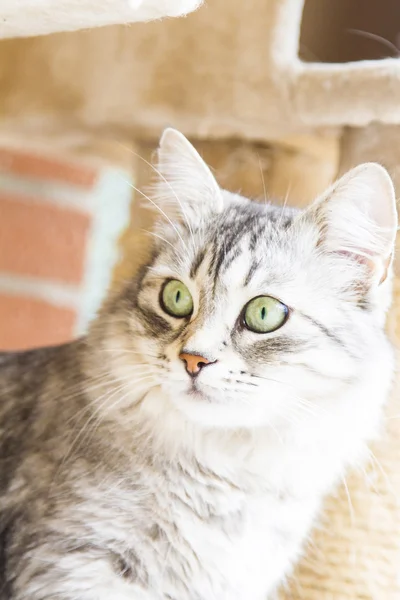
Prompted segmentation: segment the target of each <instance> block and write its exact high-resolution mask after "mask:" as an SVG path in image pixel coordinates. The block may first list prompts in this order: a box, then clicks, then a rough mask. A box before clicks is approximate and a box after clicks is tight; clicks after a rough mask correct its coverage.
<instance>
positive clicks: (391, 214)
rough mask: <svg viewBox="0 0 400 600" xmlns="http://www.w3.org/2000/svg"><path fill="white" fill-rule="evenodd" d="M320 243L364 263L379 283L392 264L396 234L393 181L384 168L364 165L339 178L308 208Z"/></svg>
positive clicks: (323, 246)
mask: <svg viewBox="0 0 400 600" xmlns="http://www.w3.org/2000/svg"><path fill="white" fill-rule="evenodd" d="M311 213H312V214H313V219H314V220H315V221H316V222H317V225H318V227H319V230H320V241H319V244H320V245H321V247H322V248H323V249H325V250H326V251H328V252H334V253H339V254H345V255H348V256H349V257H352V258H354V259H355V260H357V261H359V262H362V263H364V264H366V265H367V266H368V267H369V268H370V273H371V276H372V278H373V280H374V281H375V282H376V283H377V284H380V283H382V282H383V281H384V280H385V279H386V276H387V273H388V270H389V267H390V265H391V262H392V257H393V252H394V244H395V239H396V232H397V211H396V199H395V192H394V187H393V183H392V180H391V178H390V176H389V174H388V172H387V171H386V169H384V168H383V167H381V166H380V165H378V164H375V163H366V164H363V165H360V166H359V167H356V168H355V169H352V170H351V171H349V172H348V173H347V174H346V175H344V176H343V177H342V178H341V179H339V180H338V181H337V182H336V183H335V184H334V185H333V186H332V187H331V188H330V189H329V190H328V191H327V192H326V193H325V194H324V195H323V196H322V197H321V198H320V199H318V200H317V202H316V203H315V204H314V205H313V206H312V207H311Z"/></svg>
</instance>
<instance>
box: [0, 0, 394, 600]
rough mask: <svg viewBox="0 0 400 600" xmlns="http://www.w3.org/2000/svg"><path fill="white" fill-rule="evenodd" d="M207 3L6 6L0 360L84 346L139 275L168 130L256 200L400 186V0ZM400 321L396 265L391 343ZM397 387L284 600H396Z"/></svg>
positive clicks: (0, 10)
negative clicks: (339, 181) (349, 187)
mask: <svg viewBox="0 0 400 600" xmlns="http://www.w3.org/2000/svg"><path fill="white" fill-rule="evenodd" d="M199 3H200V2H199V1H198V0H140V1H139V0H138V1H136V2H130V3H129V2H128V0H109V2H108V3H107V4H106V5H105V6H104V7H101V8H100V7H99V3H98V2H94V1H93V0H81V1H80V3H79V5H78V4H77V3H76V2H75V0H40V2H36V3H32V2H31V0H20V1H19V2H17V3H16V2H15V0H5V1H4V2H3V4H2V7H0V17H2V18H1V19H0V37H1V38H3V39H1V41H0V90H1V94H0V348H1V349H3V350H4V349H23V348H29V347H33V346H38V345H39V346H40V345H48V344H54V343H59V342H63V341H67V340H69V339H72V338H73V337H75V336H77V335H80V334H82V333H84V332H85V330H86V328H87V325H88V323H89V322H90V320H91V319H92V318H94V316H95V314H96V311H97V309H98V308H99V306H100V305H101V303H102V302H103V300H104V298H105V297H106V295H107V293H108V291H109V290H110V289H116V288H117V287H118V286H120V285H122V284H123V282H124V281H125V280H126V279H127V278H129V277H131V276H132V274H133V273H134V272H135V270H136V269H137V267H138V265H139V264H140V261H141V257H142V256H144V255H145V254H146V252H147V249H148V235H147V233H146V232H147V231H148V230H149V228H151V225H152V219H153V214H152V212H151V211H149V210H148V209H147V208H146V206H145V205H143V198H142V197H141V193H140V192H137V191H136V190H137V189H139V190H143V188H144V187H145V186H146V184H147V182H148V180H149V178H150V176H151V169H150V167H149V165H148V161H151V157H152V155H153V152H154V150H155V149H156V147H157V140H158V137H159V135H160V133H161V131H162V129H163V128H164V127H166V126H174V127H176V128H178V129H180V130H181V131H182V132H183V133H185V134H186V135H187V136H188V137H189V138H190V139H191V140H192V141H193V143H194V144H195V145H196V147H197V148H198V149H199V151H200V153H201V154H202V155H203V157H204V158H205V160H206V161H207V162H208V163H209V164H210V165H211V167H212V168H213V169H214V171H215V174H216V177H217V179H218V180H219V182H220V184H221V185H222V186H224V187H226V188H227V189H230V190H232V191H240V192H242V193H243V194H245V195H248V196H250V197H251V198H254V199H255V200H257V199H261V198H263V197H264V194H265V193H266V195H267V197H269V198H271V199H275V200H276V201H280V202H286V203H289V204H292V205H295V206H305V205H306V204H308V203H309V202H310V201H312V200H313V199H314V198H315V197H316V196H317V195H318V194H319V193H321V192H322V191H323V190H324V189H325V188H326V187H327V186H328V185H329V184H330V183H332V181H333V180H334V179H335V178H336V177H337V176H338V175H340V174H341V173H343V172H344V171H346V170H347V169H349V168H350V167H352V166H355V165H356V164H359V163H361V162H364V161H371V160H372V161H378V162H380V163H382V164H384V165H385V166H386V167H387V168H388V169H389V171H390V173H391V175H392V176H393V178H394V181H395V183H396V184H397V189H399V185H400V60H399V56H400V2H399V1H398V0H305V1H304V0H246V2H243V1H241V0H229V1H227V0H208V1H207V2H206V3H205V4H203V5H201V6H200V7H198V5H199ZM25 5H26V6H25ZM196 7H198V10H197V11H195V12H191V11H193V9H195V8H196ZM183 13H190V14H188V16H187V17H185V18H169V19H161V20H155V21H152V22H141V21H148V20H149V19H155V18H158V17H163V16H168V15H169V16H178V15H180V14H183ZM134 21H137V22H136V23H133V22H134ZM131 22H132V24H131ZM43 34H46V35H43ZM399 324H400V279H399V278H398V277H397V266H396V279H395V302H394V307H393V310H392V312H391V314H390V317H389V323H388V328H389V332H390V335H391V337H392V339H393V340H394V342H395V343H397V340H398V333H399V331H400V328H399ZM396 386H397V387H396V389H395V392H394V395H393V398H392V401H391V404H390V406H389V408H388V411H387V415H386V436H385V437H384V439H383V441H382V442H380V444H378V445H377V447H376V448H374V449H373V455H372V456H373V458H372V460H371V465H370V467H369V468H368V469H367V471H366V473H363V474H361V475H360V474H354V476H353V477H352V478H351V479H350V480H349V482H348V484H347V482H345V485H344V486H343V489H341V490H340V491H339V492H338V496H337V497H336V498H334V499H332V500H331V501H330V502H329V503H328V505H327V508H326V511H325V514H326V519H325V520H324V522H323V523H322V524H321V526H320V527H319V528H318V531H317V532H316V535H315V537H314V538H313V540H312V542H310V549H309V553H308V555H307V557H306V559H305V560H304V561H303V563H302V565H301V567H300V568H299V571H298V573H297V574H296V577H295V578H294V580H293V581H291V582H290V585H289V584H288V589H287V590H286V591H285V592H284V593H283V595H284V597H285V598H286V599H289V598H290V599H295V600H296V599H304V600H399V598H400V508H399V507H400V504H399V500H398V498H399V494H400V446H399V444H398V439H399V436H400V419H399V415H400V407H399V402H398V399H399V396H400V390H399V387H398V382H397V383H396ZM249 600H250V599H249Z"/></svg>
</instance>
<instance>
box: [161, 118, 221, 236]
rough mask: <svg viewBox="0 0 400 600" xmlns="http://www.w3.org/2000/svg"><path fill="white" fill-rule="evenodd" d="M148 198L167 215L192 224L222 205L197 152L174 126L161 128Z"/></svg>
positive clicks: (212, 179)
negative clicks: (162, 129) (154, 169)
mask: <svg viewBox="0 0 400 600" xmlns="http://www.w3.org/2000/svg"><path fill="white" fill-rule="evenodd" d="M157 158H158V160H157V170H158V174H157V177H156V182H155V184H154V185H153V187H152V199H153V200H154V202H155V203H156V204H157V205H158V206H160V208H162V210H163V211H164V212H165V213H166V214H167V215H168V217H169V218H171V219H173V220H176V221H181V222H182V224H185V222H186V223H187V222H188V221H189V223H190V225H191V226H192V225H193V226H196V225H198V224H199V223H200V222H201V221H203V219H204V218H209V217H211V216H212V214H216V213H219V212H221V211H222V209H223V199H222V193H221V189H220V187H219V186H218V183H217V181H216V179H215V177H214V176H213V174H212V173H211V170H210V168H209V167H208V166H207V165H206V163H205V162H204V160H203V159H202V158H201V156H200V154H199V153H198V152H197V150H195V148H194V147H193V146H192V144H191V143H190V142H189V141H188V140H187V139H186V138H185V136H184V135H183V134H182V133H180V132H179V131H177V130H176V129H171V128H168V129H166V130H165V131H164V133H163V135H162V137H161V140H160V145H159V148H158V153H157Z"/></svg>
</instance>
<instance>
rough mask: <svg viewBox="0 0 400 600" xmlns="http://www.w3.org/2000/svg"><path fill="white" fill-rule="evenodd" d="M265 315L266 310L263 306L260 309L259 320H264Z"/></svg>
mask: <svg viewBox="0 0 400 600" xmlns="http://www.w3.org/2000/svg"><path fill="white" fill-rule="evenodd" d="M266 314H267V310H266V308H265V306H263V307H262V309H261V318H262V320H264V319H265V315H266Z"/></svg>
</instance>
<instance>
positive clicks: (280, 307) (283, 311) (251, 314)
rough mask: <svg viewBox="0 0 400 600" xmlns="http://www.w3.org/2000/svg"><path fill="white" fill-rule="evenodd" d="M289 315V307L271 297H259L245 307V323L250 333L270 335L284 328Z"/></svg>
mask: <svg viewBox="0 0 400 600" xmlns="http://www.w3.org/2000/svg"><path fill="white" fill-rule="evenodd" d="M288 314H289V309H288V307H287V306H285V304H282V302H279V300H276V299H275V298H271V297H270V296H258V297H257V298H253V300H250V302H249V303H248V304H247V305H246V306H245V309H244V322H245V325H246V327H247V329H250V331H254V332H255V333H269V332H271V331H275V329H279V327H282V325H283V324H284V323H285V321H286V319H287V317H288Z"/></svg>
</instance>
